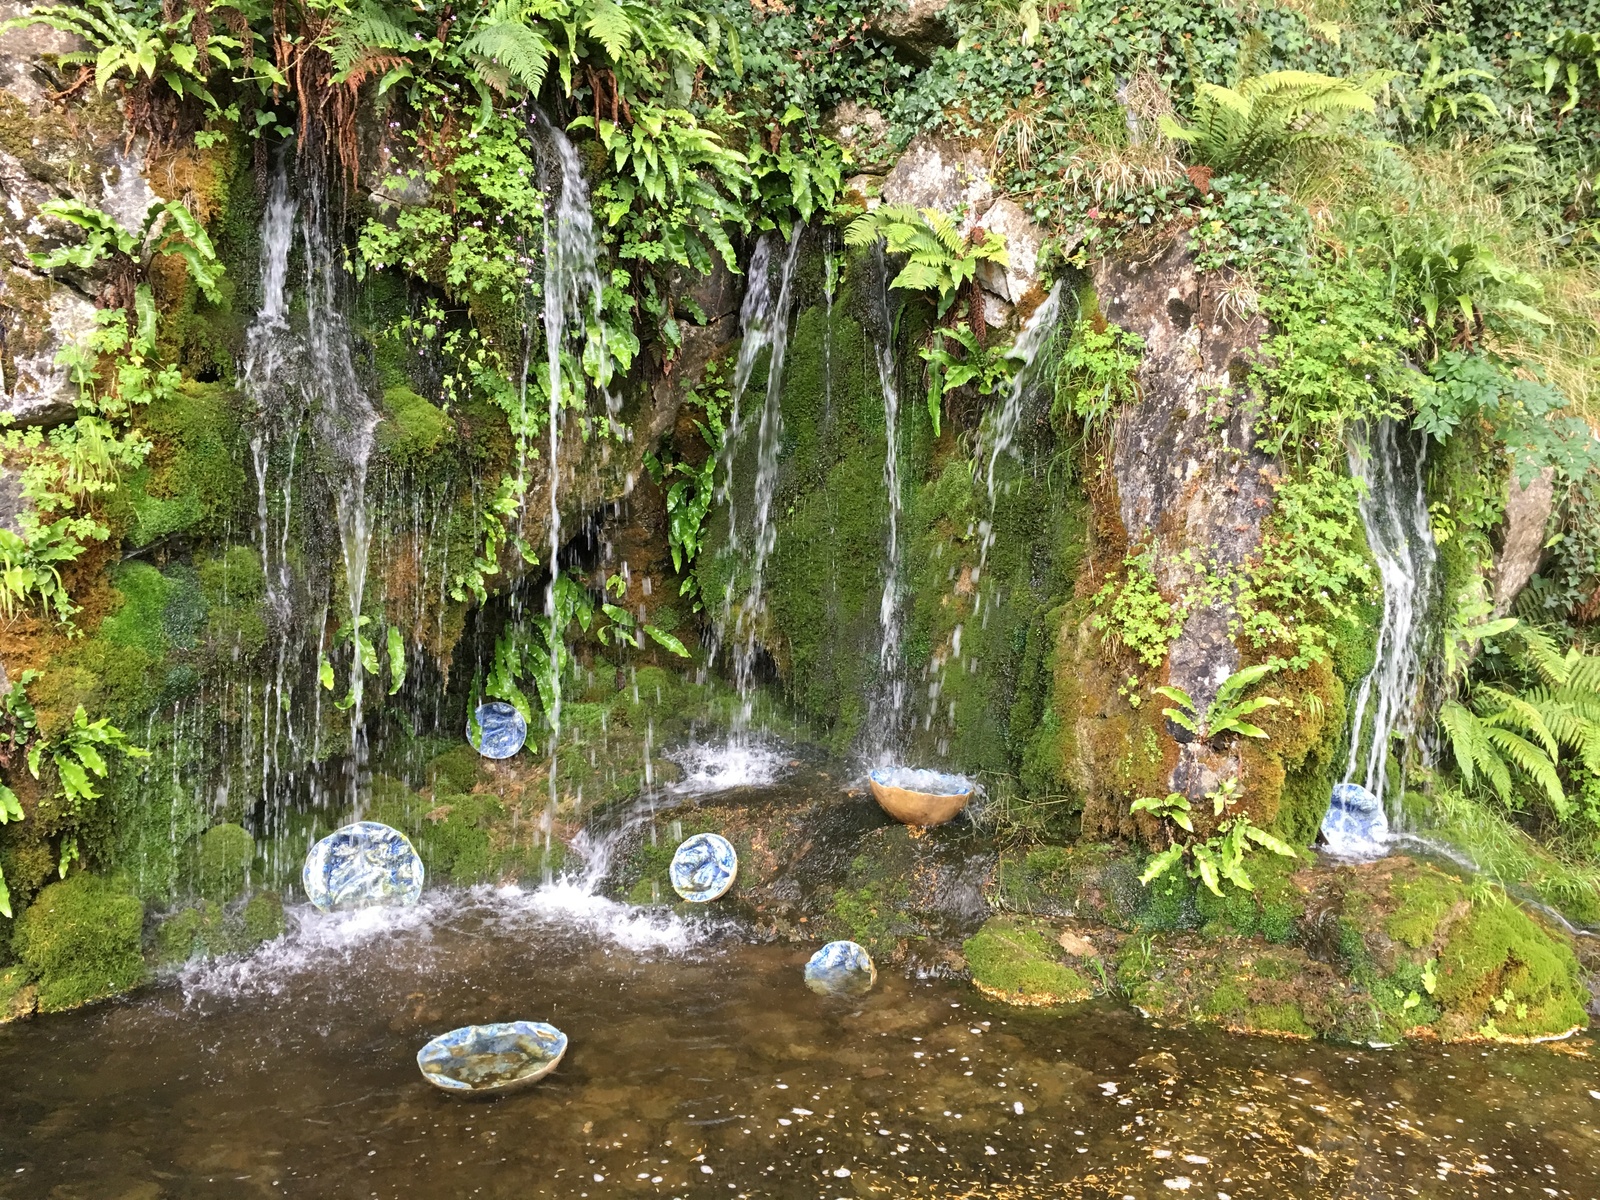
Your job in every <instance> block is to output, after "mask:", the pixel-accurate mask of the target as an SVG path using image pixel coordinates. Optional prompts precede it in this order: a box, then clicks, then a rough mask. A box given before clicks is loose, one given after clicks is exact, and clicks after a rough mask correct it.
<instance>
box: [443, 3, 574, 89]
mask: <svg viewBox="0 0 1600 1200" xmlns="http://www.w3.org/2000/svg"><path fill="white" fill-rule="evenodd" d="M461 53H462V54H463V55H465V56H466V57H468V58H470V59H472V60H474V62H476V63H477V65H478V67H479V69H480V70H481V71H483V73H484V78H485V79H487V80H488V81H489V83H490V84H491V86H493V87H494V88H495V89H496V90H497V91H499V92H502V93H505V92H509V91H512V90H514V89H518V88H520V89H521V90H523V91H526V92H528V93H529V94H530V95H532V94H537V93H538V91H539V89H540V88H541V87H543V86H544V77H545V74H546V72H548V70H549V69H550V58H551V56H552V55H553V54H555V47H554V46H553V45H551V44H550V41H549V40H548V39H547V38H546V37H545V36H544V35H543V34H542V33H540V32H539V31H538V30H535V29H532V28H530V27H529V26H527V25H524V24H522V23H521V22H520V21H499V22H497V23H495V24H493V25H489V26H486V27H485V28H483V29H480V30H479V31H478V32H477V33H474V34H473V35H472V36H471V37H470V38H468V39H467V40H466V42H464V43H463V44H462V47H461Z"/></svg>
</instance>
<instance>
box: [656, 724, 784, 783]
mask: <svg viewBox="0 0 1600 1200" xmlns="http://www.w3.org/2000/svg"><path fill="white" fill-rule="evenodd" d="M665 757H667V758H669V759H671V760H672V761H673V762H675V763H677V764H678V765H679V766H680V767H682V768H683V778H682V779H681V780H679V781H678V782H677V783H674V784H672V785H671V786H670V787H669V788H668V789H667V790H668V791H670V792H672V793H674V794H675V795H679V796H702V795H705V794H707V793H708V792H725V791H728V790H729V789H730V788H739V787H766V786H767V785H768V784H771V783H775V782H776V781H777V780H778V778H779V777H780V776H781V775H782V774H783V773H784V771H785V770H786V769H787V768H788V765H789V756H788V755H787V754H786V753H785V752H784V749H783V747H782V746H779V745H777V744H776V743H774V742H763V741H756V740H752V739H748V738H732V739H729V740H728V741H726V742H718V743H713V742H690V743H689V744H688V745H686V746H680V747H678V748H677V749H675V750H669V751H667V753H666V755H665Z"/></svg>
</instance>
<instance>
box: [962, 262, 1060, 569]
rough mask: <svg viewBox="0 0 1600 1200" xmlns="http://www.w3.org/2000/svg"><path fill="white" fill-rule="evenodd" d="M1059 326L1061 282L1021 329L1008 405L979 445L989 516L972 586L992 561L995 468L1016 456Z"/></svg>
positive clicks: (1014, 350) (982, 529) (983, 526)
mask: <svg viewBox="0 0 1600 1200" xmlns="http://www.w3.org/2000/svg"><path fill="white" fill-rule="evenodd" d="M1060 323H1061V284H1060V282H1059V281H1058V282H1057V283H1056V285H1055V287H1053V288H1051V289H1050V294H1049V295H1048V296H1046V297H1045V300H1044V303H1043V304H1041V305H1039V307H1038V308H1037V309H1035V310H1034V313H1033V315H1032V316H1031V317H1029V318H1028V323H1027V324H1026V325H1024V326H1023V327H1022V333H1021V334H1020V335H1018V337H1017V344H1016V346H1014V347H1013V348H1012V350H1011V353H1010V355H1009V357H1011V358H1013V359H1015V360H1017V370H1016V374H1014V375H1013V376H1012V377H1011V387H1010V389H1009V390H1008V391H1007V392H1006V398H1005V402H1004V403H1003V404H1001V406H1000V408H999V409H998V410H997V411H996V412H995V415H994V420H993V422H992V424H991V425H990V427H989V430H988V438H987V439H985V441H984V442H980V446H982V447H983V448H984V449H987V451H988V461H987V462H986V463H985V464H984V468H983V483H984V488H985V490H986V491H987V492H988V494H989V516H988V519H987V520H985V521H984V522H983V523H982V524H981V525H980V526H979V530H978V532H979V534H980V538H979V542H978V570H977V571H974V572H973V574H972V582H973V583H977V581H978V578H979V575H980V574H981V572H982V569H983V567H984V565H985V564H987V562H988V561H989V550H990V548H991V547H993V545H994V508H995V496H996V489H995V468H996V467H997V466H998V465H999V463H1000V456H1001V455H1002V454H1011V453H1013V450H1012V447H1013V445H1014V444H1015V443H1016V440H1017V432H1018V430H1019V429H1020V428H1021V426H1022V410H1023V408H1024V407H1026V401H1027V399H1028V397H1029V396H1031V395H1032V394H1033V391H1034V387H1035V385H1036V384H1037V383H1038V382H1039V379H1040V376H1041V374H1042V373H1043V372H1042V370H1041V369H1040V368H1041V366H1042V364H1043V363H1044V362H1045V361H1047V360H1048V357H1049V356H1048V355H1046V354H1045V353H1044V352H1045V350H1046V349H1048V348H1049V347H1050V346H1051V345H1053V343H1054V341H1055V333H1056V328H1057V327H1058V326H1059V325H1060Z"/></svg>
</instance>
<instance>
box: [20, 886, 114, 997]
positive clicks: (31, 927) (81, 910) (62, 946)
mask: <svg viewBox="0 0 1600 1200" xmlns="http://www.w3.org/2000/svg"><path fill="white" fill-rule="evenodd" d="M143 925H144V905H143V904H142V903H141V902H140V900H139V898H138V897H137V896H133V895H130V894H128V893H127V892H124V891H122V890H121V889H120V888H118V887H116V886H115V885H113V884H111V883H109V882H107V881H106V880H104V879H101V878H100V877H99V876H96V875H90V874H88V873H87V872H80V873H79V874H76V875H72V876H69V877H68V878H67V879H64V880H62V881H61V882H59V883H53V884H51V885H50V886H49V887H47V888H45V889H44V890H43V891H41V892H40V893H39V895H38V896H37V897H36V898H35V899H34V902H33V903H32V904H31V905H29V906H28V908H27V909H26V911H24V912H23V913H22V915H21V916H20V917H19V918H18V919H17V924H16V932H15V933H14V935H13V938H12V944H13V946H14V948H15V949H16V953H17V957H18V958H19V959H20V960H21V961H22V965H23V966H25V967H27V968H28V970H29V971H30V972H31V973H32V974H33V975H34V976H36V977H37V978H38V981H39V1010H40V1011H41V1012H59V1011H61V1010H62V1009H67V1008H76V1007H78V1006H79V1005H81V1004H87V1003H89V1002H90V1001H92V1000H100V999H103V998H105V997H106V996H114V995H116V994H117V993H119V992H126V991H128V990H129V989H131V988H134V987H137V986H138V985H139V984H140V983H142V982H144V978H145V965H144V959H143V957H141V955H140V950H139V938H140V933H141V931H142V928H143Z"/></svg>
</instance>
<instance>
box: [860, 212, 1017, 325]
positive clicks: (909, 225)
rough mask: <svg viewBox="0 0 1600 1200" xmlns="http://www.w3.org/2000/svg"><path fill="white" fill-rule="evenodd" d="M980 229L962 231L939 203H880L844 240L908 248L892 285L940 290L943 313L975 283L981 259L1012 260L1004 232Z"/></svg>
mask: <svg viewBox="0 0 1600 1200" xmlns="http://www.w3.org/2000/svg"><path fill="white" fill-rule="evenodd" d="M979 232H980V231H979V230H977V229H974V230H973V231H972V233H971V234H970V235H967V236H965V237H964V236H962V234H961V232H960V231H959V229H958V228H957V227H956V222H955V219H954V218H953V217H952V216H950V214H948V213H942V212H940V211H939V210H938V209H936V208H922V209H918V208H913V207H911V206H910V205H906V204H881V205H879V206H878V207H877V208H874V209H871V210H870V211H868V212H864V213H862V214H861V215H860V216H859V217H857V218H856V219H855V220H854V221H852V222H850V225H849V227H848V228H847V229H846V230H845V233H844V241H845V245H847V246H873V245H876V244H877V243H878V242H880V241H881V242H883V243H884V248H885V250H886V251H887V252H888V253H890V254H904V255H905V256H906V264H905V266H904V267H902V268H901V269H900V273H899V274H898V275H896V276H895V277H894V279H893V280H892V281H891V282H890V284H889V286H890V287H897V288H905V289H906V290H907V291H913V292H935V293H937V295H938V301H937V305H938V315H939V317H940V318H941V319H942V318H943V317H944V315H945V313H947V312H949V311H950V306H951V305H952V304H954V303H955V302H956V298H957V297H958V296H959V295H960V294H961V289H962V288H964V287H968V286H972V287H975V286H976V281H977V274H978V264H979V263H982V262H992V263H995V264H997V265H999V266H1002V267H1007V266H1010V265H1011V261H1010V258H1009V257H1008V256H1007V253H1006V240H1005V237H1004V236H1003V235H1001V234H998V233H993V232H989V231H983V232H982V236H981V237H980V236H978V235H979Z"/></svg>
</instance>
